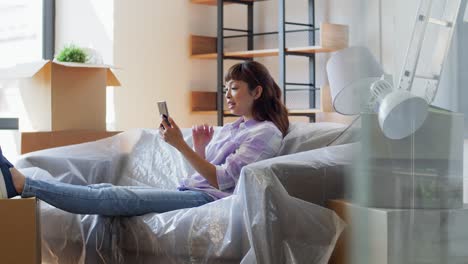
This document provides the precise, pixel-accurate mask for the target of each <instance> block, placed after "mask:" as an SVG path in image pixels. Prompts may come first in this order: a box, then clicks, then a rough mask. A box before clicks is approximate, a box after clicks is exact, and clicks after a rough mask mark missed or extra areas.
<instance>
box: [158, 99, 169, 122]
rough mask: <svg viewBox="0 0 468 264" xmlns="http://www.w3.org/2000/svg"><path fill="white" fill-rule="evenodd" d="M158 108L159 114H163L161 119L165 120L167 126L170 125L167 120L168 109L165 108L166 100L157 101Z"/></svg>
mask: <svg viewBox="0 0 468 264" xmlns="http://www.w3.org/2000/svg"><path fill="white" fill-rule="evenodd" d="M158 109H159V114H160V115H162V116H163V119H164V120H166V122H167V123H168V124H169V126H172V125H171V123H170V122H169V111H168V110H167V104H166V101H160V102H158Z"/></svg>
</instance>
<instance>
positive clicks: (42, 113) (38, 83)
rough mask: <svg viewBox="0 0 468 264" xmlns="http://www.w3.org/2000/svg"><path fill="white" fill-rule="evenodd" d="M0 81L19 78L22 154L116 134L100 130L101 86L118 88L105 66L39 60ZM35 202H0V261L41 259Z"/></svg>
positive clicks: (103, 116)
mask: <svg viewBox="0 0 468 264" xmlns="http://www.w3.org/2000/svg"><path fill="white" fill-rule="evenodd" d="M0 79H10V80H18V81H19V89H20V94H21V98H22V101H23V105H24V109H25V113H26V117H25V118H24V119H20V131H21V132H22V133H21V153H22V154H24V153H27V152H31V151H36V150H41V149H46V148H50V147H58V146H64V145H70V144H77V143H82V142H87V141H93V140H97V139H101V138H105V137H108V136H112V135H115V134H116V133H117V132H109V131H106V86H120V83H119V81H118V79H117V78H116V76H115V75H114V73H113V72H112V70H111V67H110V66H108V65H90V64H80V63H60V62H53V61H39V62H34V63H27V64H22V65H17V66H15V67H13V68H10V69H4V70H2V71H0ZM24 130H32V131H29V132H24ZM38 205H39V204H38V202H37V200H36V199H34V198H33V199H10V200H0V214H1V216H2V217H1V219H0V247H1V252H2V254H1V257H2V259H1V261H0V262H1V263H40V262H41V243H40V240H41V239H40V231H39V230H40V224H39V213H38Z"/></svg>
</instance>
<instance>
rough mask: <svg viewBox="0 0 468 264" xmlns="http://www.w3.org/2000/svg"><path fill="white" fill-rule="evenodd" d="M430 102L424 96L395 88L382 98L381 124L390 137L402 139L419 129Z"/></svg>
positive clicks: (386, 134) (385, 133) (383, 130)
mask: <svg viewBox="0 0 468 264" xmlns="http://www.w3.org/2000/svg"><path fill="white" fill-rule="evenodd" d="M427 109H428V104H427V101H426V100H424V98H422V97H418V96H415V95H413V94H411V93H410V92H408V91H405V90H395V91H393V92H391V93H389V94H388V95H387V96H385V98H384V99H383V100H382V103H381V105H380V109H379V125H380V128H381V129H382V132H383V133H384V135H385V136H386V137H388V138H390V139H402V138H405V137H407V136H410V135H412V134H413V133H414V132H415V131H416V130H418V129H419V128H420V127H421V126H422V124H423V123H424V120H426V116H427Z"/></svg>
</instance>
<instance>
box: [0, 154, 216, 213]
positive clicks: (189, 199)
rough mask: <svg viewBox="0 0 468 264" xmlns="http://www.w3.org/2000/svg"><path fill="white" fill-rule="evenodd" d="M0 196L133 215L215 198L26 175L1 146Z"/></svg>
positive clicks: (70, 209) (74, 210) (71, 209)
mask: <svg viewBox="0 0 468 264" xmlns="http://www.w3.org/2000/svg"><path fill="white" fill-rule="evenodd" d="M0 169H1V170H0V173H1V175H0V198H11V197H14V196H17V195H21V197H23V198H26V197H37V198H39V199H40V200H42V201H45V202H47V203H49V204H51V205H53V206H55V207H58V208H60V209H62V210H65V211H68V212H71V213H76V214H99V215H105V216H136V215H143V214H147V213H162V212H167V211H172V210H177V209H182V208H191V207H197V206H200V205H203V204H206V203H209V202H212V201H213V200H214V199H213V198H212V197H211V196H209V195H208V194H206V193H203V192H198V191H168V190H160V189H156V188H151V187H138V186H134V187H121V186H113V185H111V184H107V183H102V184H94V185H89V186H81V185H72V184H66V183H61V182H58V181H41V180H33V179H31V178H27V177H25V176H24V175H23V174H21V172H19V171H18V170H17V169H15V168H14V167H13V165H12V164H11V163H10V162H9V161H8V160H7V159H6V158H5V157H4V156H3V154H2V151H1V148H0Z"/></svg>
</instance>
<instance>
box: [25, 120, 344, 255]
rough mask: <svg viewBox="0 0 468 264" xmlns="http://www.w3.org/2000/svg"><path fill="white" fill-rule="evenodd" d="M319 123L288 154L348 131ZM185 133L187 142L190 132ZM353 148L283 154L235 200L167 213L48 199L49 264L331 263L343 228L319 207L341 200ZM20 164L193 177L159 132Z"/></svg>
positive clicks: (87, 177) (164, 183)
mask: <svg viewBox="0 0 468 264" xmlns="http://www.w3.org/2000/svg"><path fill="white" fill-rule="evenodd" d="M312 126H314V124H302V125H299V124H294V125H293V126H292V128H291V130H299V131H306V132H307V133H309V135H308V136H304V135H302V136H301V137H296V140H294V139H292V138H291V137H292V136H293V135H296V136H297V134H298V133H296V134H294V133H291V136H290V138H288V140H289V141H288V140H285V142H286V141H287V142H288V143H287V144H290V145H292V146H289V147H288V148H291V149H297V147H296V148H295V147H294V145H296V146H300V145H304V140H306V141H309V142H311V141H313V139H312V138H313V137H314V136H316V138H320V140H321V141H322V143H317V142H315V143H317V144H315V143H314V144H312V145H313V146H314V147H315V148H316V147H318V146H320V145H322V146H325V145H326V144H327V143H328V142H329V141H330V140H331V139H333V138H334V137H336V134H337V133H340V132H341V131H342V130H343V129H344V127H343V126H337V125H332V124H329V125H323V124H320V125H316V126H315V128H314V127H312ZM327 126H328V128H329V129H328V130H327V129H326V127H327ZM310 127H312V128H310ZM330 130H333V131H335V132H334V133H330ZM317 131H319V132H317ZM296 132H297V131H296ZM324 133H328V136H326V137H323V134H324ZM183 134H184V136H185V139H186V141H187V142H189V143H190V142H191V138H190V130H188V129H184V130H183ZM319 134H320V135H322V136H320V135H319ZM285 144H286V143H285ZM352 149H353V144H346V145H338V146H332V147H326V148H321V149H320V148H319V149H315V150H309V151H305V152H301V153H297V154H288V153H282V154H285V155H284V156H280V157H277V158H274V159H269V160H264V161H261V162H258V163H254V164H250V165H248V166H246V167H245V168H244V169H243V170H242V172H241V177H240V180H239V182H238V185H237V187H236V189H235V192H234V194H233V195H232V196H229V197H227V198H224V199H221V200H217V201H215V202H212V203H209V204H206V205H203V206H201V207H197V208H190V209H182V210H176V211H171V212H167V213H163V214H147V215H143V216H138V217H103V216H98V215H75V214H71V213H67V212H64V211H62V210H59V209H57V208H54V207H52V206H50V205H48V204H46V203H44V202H41V232H42V259H43V263H327V262H328V259H329V257H330V255H331V253H332V250H333V248H334V245H335V242H336V240H337V238H338V236H339V234H340V233H341V231H342V230H343V228H344V224H343V222H342V220H340V218H339V217H337V216H336V215H335V213H334V212H333V211H330V210H328V209H326V208H324V207H321V206H319V205H316V204H320V205H323V204H324V202H325V201H326V200H327V199H329V198H336V197H339V196H341V195H342V191H341V189H342V188H341V187H342V186H341V185H342V184H341V182H342V180H343V179H342V174H343V173H342V172H343V170H340V169H339V167H341V166H346V165H348V164H349V163H350V162H351V157H352V154H351V150H352ZM302 150H303V149H302ZM286 154H287V155H286ZM16 165H17V167H18V168H21V171H22V172H23V173H25V174H26V175H27V176H28V177H33V178H41V179H47V178H50V179H52V178H54V180H59V181H62V182H67V183H73V184H81V185H85V184H94V183H102V182H108V183H112V184H115V185H145V186H155V187H156V186H157V187H158V188H166V189H174V188H176V187H177V185H178V181H179V180H180V179H181V178H182V177H185V176H186V175H189V174H190V173H191V172H193V169H192V168H191V167H190V166H189V165H188V164H187V163H186V162H185V160H184V159H183V157H182V156H181V155H180V153H178V152H177V151H176V150H175V149H174V148H173V147H171V146H169V145H167V144H166V143H165V142H164V141H162V140H161V139H160V137H159V135H158V133H157V131H152V130H132V131H128V132H124V133H121V134H119V135H116V136H114V137H111V138H108V139H104V140H100V141H96V142H91V143H85V144H80V145H73V146H67V147H62V148H55V149H49V150H43V151H38V152H34V153H31V154H28V155H25V156H24V157H22V159H20V160H19V161H18V163H17V164H16ZM324 168H328V169H324ZM327 171H328V172H332V171H335V172H336V173H333V174H334V175H331V174H332V173H326V172H327ZM329 174H330V175H329ZM340 186H341V187H340ZM313 203H316V204H313Z"/></svg>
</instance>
